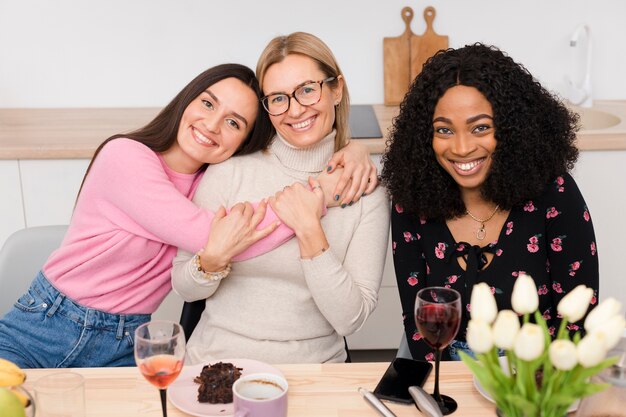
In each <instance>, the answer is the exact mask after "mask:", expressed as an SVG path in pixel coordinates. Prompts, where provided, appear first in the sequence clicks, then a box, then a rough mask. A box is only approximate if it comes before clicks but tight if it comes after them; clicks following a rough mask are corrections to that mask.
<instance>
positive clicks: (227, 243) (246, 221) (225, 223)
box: [199, 201, 280, 272]
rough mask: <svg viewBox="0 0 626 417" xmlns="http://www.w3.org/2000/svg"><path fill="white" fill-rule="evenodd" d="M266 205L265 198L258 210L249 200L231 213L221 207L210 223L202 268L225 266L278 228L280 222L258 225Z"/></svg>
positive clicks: (201, 255)
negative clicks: (259, 227)
mask: <svg viewBox="0 0 626 417" xmlns="http://www.w3.org/2000/svg"><path fill="white" fill-rule="evenodd" d="M266 209H267V202H265V201H261V203H260V204H259V205H258V206H257V208H256V210H254V208H253V207H252V204H250V203H248V202H245V203H237V204H235V205H234V206H233V207H232V208H231V209H230V212H229V213H228V214H227V213H226V209H225V208H224V207H220V208H219V210H217V212H216V213H215V217H214V218H213V222H212V223H211V233H209V239H208V241H207V243H206V245H205V246H204V249H203V250H202V251H201V252H200V253H199V256H200V265H201V266H202V269H203V270H205V271H212V272H216V271H222V270H224V268H226V265H228V264H229V263H230V260H231V259H232V258H233V257H234V256H236V255H238V254H239V253H241V252H243V251H244V250H245V249H247V248H248V247H249V246H250V245H252V244H253V243H255V242H257V241H258V240H260V239H263V238H264V237H266V236H267V235H269V234H270V233H272V232H273V231H274V230H276V228H277V227H278V225H279V224H280V222H274V223H272V224H270V225H269V226H267V227H265V228H264V229H261V230H257V229H256V228H257V226H258V225H259V223H261V221H262V220H263V218H264V217H265V211H266Z"/></svg>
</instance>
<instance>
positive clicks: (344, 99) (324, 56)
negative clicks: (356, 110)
mask: <svg viewBox="0 0 626 417" xmlns="http://www.w3.org/2000/svg"><path fill="white" fill-rule="evenodd" d="M294 54H299V55H303V56H306V57H309V58H311V59H312V60H313V61H315V62H316V63H317V65H318V67H319V69H320V70H321V71H322V72H323V73H324V74H325V76H326V77H339V76H342V77H343V73H342V72H341V69H340V68H339V64H338V63H337V60H336V59H335V56H334V55H333V53H332V51H331V50H330V48H329V47H328V46H327V45H326V44H325V43H324V42H323V41H322V40H321V39H320V38H318V37H317V36H314V35H311V34H310V33H306V32H294V33H292V34H290V35H287V36H278V37H276V38H274V39H272V40H271V41H270V43H268V44H267V46H266V47H265V49H264V50H263V52H262V53H261V56H260V57H259V61H258V62H257V65H256V77H257V79H258V80H259V84H260V85H261V90H263V78H264V77H265V74H266V73H267V70H268V69H269V67H271V66H272V65H274V64H277V63H279V62H281V61H282V60H283V59H285V57H287V56H288V55H294ZM343 78H344V82H343V90H342V95H341V101H340V102H339V105H338V106H336V107H335V124H334V126H333V127H334V128H335V130H336V131H337V136H336V137H335V151H337V150H339V149H341V148H343V147H344V146H346V145H347V143H348V139H349V138H350V129H349V127H348V116H349V113H350V96H349V95H348V86H347V84H346V81H345V77H343ZM336 83H337V81H336V80H335V81H332V82H329V83H328V84H329V85H330V86H332V88H335V87H336V86H337V84H336Z"/></svg>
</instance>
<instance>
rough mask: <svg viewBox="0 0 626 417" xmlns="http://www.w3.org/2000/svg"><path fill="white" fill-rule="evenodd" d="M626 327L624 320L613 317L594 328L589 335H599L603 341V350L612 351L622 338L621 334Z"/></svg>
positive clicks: (620, 317) (617, 316)
mask: <svg viewBox="0 0 626 417" xmlns="http://www.w3.org/2000/svg"><path fill="white" fill-rule="evenodd" d="M624 327H626V319H624V317H623V316H619V315H615V316H613V317H611V318H609V319H607V320H606V321H605V322H604V323H602V324H599V325H598V326H596V327H595V328H594V329H593V330H592V331H591V333H601V334H602V337H603V339H604V348H605V349H606V350H607V351H608V350H611V349H613V348H614V347H615V346H616V345H617V344H618V343H619V341H620V339H621V338H622V333H623V332H624Z"/></svg>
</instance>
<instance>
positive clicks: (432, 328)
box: [415, 304, 461, 349]
mask: <svg viewBox="0 0 626 417" xmlns="http://www.w3.org/2000/svg"><path fill="white" fill-rule="evenodd" d="M415 324H417V329H418V330H419V332H420V333H421V335H422V337H423V338H424V340H425V341H426V343H428V344H429V345H430V346H431V347H432V348H435V349H441V348H443V347H445V346H447V345H448V343H450V342H451V341H452V339H453V338H454V336H456V334H457V332H458V331H459V326H460V324H461V312H460V311H459V310H458V309H456V308H454V307H452V306H451V305H449V304H448V305H446V304H426V305H422V306H420V307H418V308H417V311H416V312H415Z"/></svg>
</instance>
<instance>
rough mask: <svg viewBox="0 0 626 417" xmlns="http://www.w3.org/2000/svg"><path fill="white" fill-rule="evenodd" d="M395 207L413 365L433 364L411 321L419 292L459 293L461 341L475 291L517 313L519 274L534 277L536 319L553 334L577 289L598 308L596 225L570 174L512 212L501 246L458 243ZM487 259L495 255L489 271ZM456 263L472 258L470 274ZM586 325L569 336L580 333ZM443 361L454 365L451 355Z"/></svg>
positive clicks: (437, 226) (441, 228) (443, 229)
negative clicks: (589, 292) (485, 289)
mask: <svg viewBox="0 0 626 417" xmlns="http://www.w3.org/2000/svg"><path fill="white" fill-rule="evenodd" d="M392 207H393V208H392V213H391V227H392V241H393V246H392V247H393V249H394V250H393V258H394V266H395V271H396V278H397V281H398V291H399V292H400V301H401V304H402V311H403V320H404V328H405V333H406V335H407V340H408V342H409V348H410V350H411V354H412V355H413V357H414V358H415V359H427V358H428V357H432V349H431V348H430V347H429V346H428V345H427V344H426V343H425V342H424V340H422V338H421V335H420V334H419V332H418V330H417V327H416V325H415V321H414V313H413V310H414V307H415V296H416V294H417V292H418V291H419V290H420V289H422V288H424V287H427V286H442V287H448V288H454V289H456V290H457V291H459V292H460V293H461V297H462V300H461V304H462V305H463V306H465V308H464V309H463V310H464V311H463V317H462V320H461V329H460V330H459V333H458V334H457V337H456V339H457V340H461V341H465V331H466V328H467V321H468V319H469V311H470V310H471V305H470V303H469V301H470V294H471V290H472V287H473V285H474V284H476V283H478V282H486V283H487V284H488V285H489V286H490V287H491V289H492V293H493V294H494V296H495V298H496V302H497V303H498V309H500V310H502V309H511V308H512V307H511V292H512V290H513V284H514V283H515V279H516V278H517V277H518V276H519V275H520V274H522V273H526V274H529V275H530V276H532V277H533V279H534V281H535V284H536V285H537V294H538V295H539V311H540V312H541V314H542V315H543V317H544V318H546V319H547V320H548V328H549V331H550V332H551V333H552V334H554V332H555V329H558V328H559V323H560V317H558V315H557V313H556V306H557V304H558V303H559V301H560V300H561V299H562V298H563V296H564V295H565V294H567V293H568V292H569V291H571V290H572V289H573V288H574V287H576V286H577V285H579V284H584V285H586V286H588V287H591V288H593V289H594V297H593V299H592V301H591V304H592V305H595V304H596V300H597V297H598V256H597V249H596V239H595V235H594V231H593V224H592V221H591V217H590V215H589V209H588V208H587V205H586V204H585V201H584V199H583V196H582V195H581V193H580V191H579V189H578V186H577V185H576V182H575V181H574V179H573V178H572V177H571V176H570V175H569V174H565V175H562V176H559V177H558V178H557V179H556V180H554V181H553V182H552V183H551V184H550V185H548V187H547V188H546V190H545V191H544V194H543V195H542V196H541V197H540V198H538V199H534V200H533V201H527V202H526V203H525V204H523V205H522V206H520V207H515V208H513V209H512V210H511V212H510V213H509V217H508V219H507V220H506V221H505V222H504V226H503V228H502V230H501V231H500V235H499V238H498V241H497V242H491V243H489V244H487V245H486V246H483V247H478V246H471V245H470V244H468V243H465V242H455V241H454V238H453V237H452V234H451V233H450V231H449V229H448V227H447V226H446V224H445V223H443V222H440V221H431V220H425V219H420V218H419V217H417V216H416V215H414V214H411V213H408V212H406V211H404V210H403V209H402V208H401V207H399V206H398V205H397V204H394V205H393V206H392ZM418 236H419V238H418ZM407 237H409V238H407ZM485 252H489V253H492V254H494V257H493V259H492V261H491V263H490V264H489V265H486V266H485V264H486V257H485V255H484V254H485ZM459 255H465V256H467V268H466V269H467V270H464V269H463V268H461V266H460V265H459V263H458V262H457V257H458V256H459ZM583 320H584V318H583ZM583 320H581V322H582V321H583ZM581 322H578V323H572V324H570V325H569V326H568V328H569V329H570V331H576V330H578V329H581V328H582V325H581ZM442 358H443V359H444V360H449V359H450V355H449V353H448V351H447V349H446V350H444V352H443V355H442Z"/></svg>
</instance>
